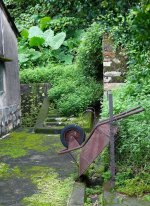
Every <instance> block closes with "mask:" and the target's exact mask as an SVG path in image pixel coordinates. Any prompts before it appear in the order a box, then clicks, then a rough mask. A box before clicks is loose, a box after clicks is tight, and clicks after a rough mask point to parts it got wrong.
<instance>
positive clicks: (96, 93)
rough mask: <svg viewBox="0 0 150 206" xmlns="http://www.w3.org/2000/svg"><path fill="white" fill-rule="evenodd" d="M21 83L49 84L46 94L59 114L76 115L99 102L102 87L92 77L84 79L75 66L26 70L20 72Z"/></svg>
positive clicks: (52, 66)
mask: <svg viewBox="0 0 150 206" xmlns="http://www.w3.org/2000/svg"><path fill="white" fill-rule="evenodd" d="M20 79H21V83H43V82H49V83H50V84H51V85H52V88H51V89H50V90H49V92H48V96H49V99H50V101H51V102H54V103H55V105H56V107H57V109H58V110H59V112H60V113H63V114H64V115H67V116H69V115H77V114H78V113H80V112H83V111H84V110H85V109H86V108H87V107H88V106H89V105H92V104H94V103H95V102H96V101H100V98H101V95H102V85H100V84H99V83H97V82H96V81H95V80H94V79H93V78H92V77H85V76H84V75H83V72H82V70H80V69H79V68H77V67H76V65H70V66H69V65H68V66H64V65H63V66H62V65H59V66H55V65H48V66H47V67H46V68H36V69H35V70H32V69H26V70H23V71H20Z"/></svg>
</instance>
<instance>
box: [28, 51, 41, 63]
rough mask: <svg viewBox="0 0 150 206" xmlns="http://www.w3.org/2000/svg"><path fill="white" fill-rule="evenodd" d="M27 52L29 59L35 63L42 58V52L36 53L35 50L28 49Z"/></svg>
mask: <svg viewBox="0 0 150 206" xmlns="http://www.w3.org/2000/svg"><path fill="white" fill-rule="evenodd" d="M29 52H30V54H31V55H30V56H31V57H30V58H31V60H33V61H35V60H37V59H39V58H40V57H41V56H42V52H39V51H36V50H35V49H30V50H29Z"/></svg>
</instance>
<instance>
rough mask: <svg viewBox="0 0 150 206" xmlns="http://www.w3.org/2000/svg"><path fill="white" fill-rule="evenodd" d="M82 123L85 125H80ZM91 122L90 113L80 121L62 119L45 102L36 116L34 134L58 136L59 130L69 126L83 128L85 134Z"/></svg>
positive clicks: (68, 118)
mask: <svg viewBox="0 0 150 206" xmlns="http://www.w3.org/2000/svg"><path fill="white" fill-rule="evenodd" d="M46 108H47V109H46ZM84 121H85V122H86V125H83V124H80V123H82V122H84ZM91 122H92V114H90V113H88V114H86V115H84V116H83V119H82V120H81V119H79V118H76V117H62V116H61V115H60V114H59V113H58V111H57V110H56V109H51V108H50V107H49V104H48V102H46V100H45V103H43V106H42V107H41V111H40V113H39V115H38V118H37V122H36V125H35V127H34V132H35V133H43V134H51V135H58V134H60V133H61V130H62V129H63V128H64V127H65V126H67V125H69V124H77V125H79V126H81V127H83V129H84V131H85V132H89V131H90V130H91V124H92V123H91Z"/></svg>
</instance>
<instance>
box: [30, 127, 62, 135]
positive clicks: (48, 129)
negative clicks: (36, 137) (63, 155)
mask: <svg viewBox="0 0 150 206" xmlns="http://www.w3.org/2000/svg"><path fill="white" fill-rule="evenodd" d="M62 129H63V127H61V128H60V127H58V128H57V127H55V128H54V127H48V126H47V127H38V128H35V129H34V131H35V133H43V134H60V133H61V130H62Z"/></svg>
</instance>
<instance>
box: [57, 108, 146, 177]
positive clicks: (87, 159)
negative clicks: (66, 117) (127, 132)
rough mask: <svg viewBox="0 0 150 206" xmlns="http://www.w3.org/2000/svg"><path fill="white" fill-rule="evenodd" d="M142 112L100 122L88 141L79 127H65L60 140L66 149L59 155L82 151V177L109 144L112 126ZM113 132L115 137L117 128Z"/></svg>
mask: <svg viewBox="0 0 150 206" xmlns="http://www.w3.org/2000/svg"><path fill="white" fill-rule="evenodd" d="M142 111H144V109H143V108H141V107H136V108H133V109H130V110H128V111H125V112H122V113H120V114H117V115H114V116H113V118H112V119H111V120H110V119H105V120H102V121H100V122H98V123H97V124H96V125H95V126H94V128H93V129H92V131H91V133H90V135H89V137H88V138H87V139H86V140H85V133H84V130H83V129H82V128H81V127H79V126H78V125H74V124H71V125H68V126H66V127H64V128H63V129H62V131H61V135H60V139H61V142H62V144H63V145H64V146H65V149H63V150H62V151H60V152H59V154H65V153H71V152H72V151H74V150H77V149H81V152H80V160H79V176H81V175H82V174H83V173H84V172H85V171H86V170H87V168H88V167H89V166H90V165H91V164H92V162H93V161H94V160H95V159H96V158H97V157H98V155H99V154H100V153H101V152H102V151H103V149H104V148H105V147H106V146H107V145H108V144H109V142H110V125H111V124H112V123H113V122H116V121H117V120H120V119H123V118H125V117H128V116H130V115H133V114H137V113H140V112H142ZM112 132H113V135H115V134H116V133H117V126H112Z"/></svg>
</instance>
